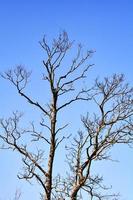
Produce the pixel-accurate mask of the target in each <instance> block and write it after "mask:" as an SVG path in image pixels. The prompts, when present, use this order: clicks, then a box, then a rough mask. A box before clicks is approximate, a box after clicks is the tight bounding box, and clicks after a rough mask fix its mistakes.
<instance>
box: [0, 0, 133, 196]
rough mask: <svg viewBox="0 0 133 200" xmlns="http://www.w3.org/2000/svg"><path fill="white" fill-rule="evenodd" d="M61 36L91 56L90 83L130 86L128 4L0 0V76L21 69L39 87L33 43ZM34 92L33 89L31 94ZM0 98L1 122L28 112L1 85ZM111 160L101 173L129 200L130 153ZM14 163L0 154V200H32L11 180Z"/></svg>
mask: <svg viewBox="0 0 133 200" xmlns="http://www.w3.org/2000/svg"><path fill="white" fill-rule="evenodd" d="M62 30H66V31H67V32H68V34H69V36H70V38H71V39H72V40H75V41H76V42H77V43H79V42H81V43H82V44H83V45H84V47H85V48H88V49H95V50H96V53H95V55H94V56H93V58H92V61H93V62H94V63H95V67H94V68H93V70H92V71H91V78H92V77H93V78H96V77H97V76H100V77H104V76H107V75H111V74H112V73H124V74H125V76H126V79H127V81H128V82H129V83H131V84H132V83H133V81H132V76H133V1H132V0H108V1H107V0H55V1H54V0H53V1H52V0H19V1H18V0H12V1H11V0H0V71H1V72H2V71H4V70H6V69H8V68H11V67H14V66H16V65H17V64H24V65H25V67H27V68H29V69H32V71H33V74H34V75H33V76H34V82H35V83H38V82H37V81H36V79H35V78H36V77H37V76H38V75H39V74H40V69H41V61H42V58H43V54H42V51H41V50H40V47H39V44H38V41H39V40H41V39H42V37H43V35H44V34H46V35H47V37H48V38H50V39H51V38H52V37H55V36H56V35H57V34H58V32H60V31H62ZM36 85H37V84H36ZM36 89H37V86H34V88H33V93H34V92H35V91H36ZM30 93H32V91H30ZM38 93H39V95H41V93H42V90H41V89H38ZM0 96H1V98H0V99H1V103H0V113H1V114H0V115H1V116H8V115H9V114H11V112H12V110H14V109H18V110H22V103H23V105H24V108H25V110H26V111H30V112H32V111H31V110H28V108H27V107H26V103H25V102H24V101H23V100H21V99H20V98H19V97H18V96H17V95H16V92H15V90H14V89H13V88H12V87H10V86H9V84H8V83H7V82H5V81H3V80H1V79H0ZM67 115H68V113H67ZM67 117H68V116H67ZM77 129H78V127H77ZM113 154H114V157H115V158H116V159H118V160H120V162H119V163H113V165H112V164H110V163H109V164H106V167H104V166H100V168H99V169H100V172H102V173H104V174H105V180H106V181H107V182H108V183H109V184H112V185H113V188H114V191H116V192H117V191H118V192H120V193H121V194H122V196H123V198H122V199H123V200H132V186H133V173H132V169H133V150H131V149H128V148H125V147H122V148H119V149H115V151H114V152H113ZM18 160H19V158H18V159H15V156H13V154H11V153H9V152H2V151H0V162H1V163H2V164H0V200H7V199H10V195H13V193H14V191H15V189H16V188H21V190H22V199H23V200H24V199H29V198H30V199H33V200H35V199H37V194H36V191H37V188H34V187H33V186H29V185H28V184H26V185H25V182H24V183H22V181H17V179H16V174H17V173H16V171H17V170H18V169H19V168H20V165H19V164H18ZM97 170H98V169H97ZM31 195H32V197H31Z"/></svg>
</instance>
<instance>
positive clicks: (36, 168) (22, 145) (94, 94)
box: [0, 32, 133, 200]
mask: <svg viewBox="0 0 133 200" xmlns="http://www.w3.org/2000/svg"><path fill="white" fill-rule="evenodd" d="M40 45H41V47H42V48H43V50H44V52H45V53H46V56H47V58H46V59H45V60H43V68H44V74H43V80H44V81H47V83H48V85H49V92H50V94H51V101H50V102H45V105H46V106H44V105H42V104H41V103H39V102H38V101H36V100H34V99H33V98H32V97H30V96H29V95H28V94H26V92H25V88H26V86H27V84H28V81H29V77H30V75H31V73H30V72H27V70H26V69H25V68H24V67H22V66H17V68H15V69H14V70H8V71H7V72H5V73H3V74H2V77H3V78H4V79H6V80H9V81H10V82H11V83H12V84H13V85H14V86H15V88H16V90H17V92H18V93H19V95H21V96H22V97H23V98H24V99H25V100H27V102H28V103H29V104H31V105H32V106H34V107H36V108H37V109H38V110H39V111H40V113H41V121H40V124H39V125H40V126H41V127H42V128H43V131H39V130H38V127H39V125H38V127H36V125H35V124H34V123H31V126H30V127H29V128H21V127H20V122H21V117H22V114H21V113H18V112H14V113H13V116H12V117H10V118H9V119H1V120H0V125H1V133H0V139H1V141H3V145H2V146H1V148H3V149H11V150H13V151H16V152H18V153H19V154H20V155H21V156H22V162H23V167H24V171H23V172H22V173H20V174H18V178H20V179H25V180H27V181H31V180H32V179H33V178H35V179H36V180H37V182H38V183H39V184H40V186H41V187H42V189H43V194H42V199H45V200H52V199H57V200H59V199H60V200H61V199H62V200H63V199H71V200H76V199H82V190H84V191H86V192H87V193H88V195H89V197H90V199H93V198H94V199H98V200H101V199H107V198H109V197H113V198H114V197H116V196H115V195H103V194H100V193H99V189H98V190H97V188H98V187H99V188H102V189H107V188H106V187H104V186H102V184H101V181H102V178H101V177H99V176H96V177H93V175H92V174H91V171H90V169H91V164H92V162H94V161H95V160H103V159H108V158H109V157H108V150H109V149H110V148H111V147H112V146H113V145H115V144H119V143H122V144H128V145H132V142H133V133H132V130H133V127H132V126H133V125H132V115H133V107H132V93H133V89H130V88H129V86H128V85H127V84H126V85H124V77H123V75H114V76H113V77H110V78H105V79H104V81H103V82H100V81H99V80H96V81H95V85H94V86H93V87H91V89H90V88H89V89H88V88H87V89H86V88H85V89H84V88H82V89H81V90H78V89H79V88H80V87H78V88H76V86H77V83H78V84H79V83H80V82H81V81H82V80H83V79H84V78H86V75H87V72H88V70H89V69H90V68H91V67H92V66H93V64H88V60H89V58H90V57H91V56H92V54H93V51H92V50H91V51H87V53H86V55H84V56H83V55H82V53H81V52H82V46H81V45H79V46H78V49H77V54H76V56H75V58H74V59H73V60H72V62H71V64H70V66H68V67H67V68H66V69H63V70H64V72H63V70H62V68H61V67H62V64H64V63H63V61H64V58H65V56H66V55H67V54H68V52H69V51H70V49H71V47H72V45H73V42H70V40H69V38H68V35H67V34H66V32H63V33H62V34H60V35H59V37H58V38H57V39H54V40H53V44H52V45H48V43H47V41H46V39H45V37H44V38H43V41H42V42H40ZM72 92H73V95H70V98H68V97H69V94H71V93H72ZM46 93H47V92H46ZM66 95H67V98H66ZM60 100H61V101H60ZM79 101H89V102H91V101H92V104H93V103H95V104H96V106H97V108H98V110H97V111H96V113H95V115H94V117H92V116H90V115H89V113H88V114H87V117H82V122H83V124H84V127H85V132H83V131H81V132H79V134H78V136H79V137H78V136H77V137H75V138H74V140H73V142H72V146H71V147H67V149H68V152H69V154H68V155H67V160H68V163H69V166H70V169H71V170H70V171H71V173H67V175H68V176H67V177H61V176H60V175H58V176H57V177H53V168H54V158H55V154H56V150H57V148H58V147H59V145H60V143H61V142H63V140H64V139H65V138H66V137H67V136H65V135H62V137H60V136H59V133H60V132H61V131H62V130H63V129H64V128H65V127H66V126H67V124H66V125H64V126H60V127H59V126H57V122H58V115H59V114H60V112H62V110H63V109H64V108H66V107H68V106H69V105H71V104H73V103H75V102H79ZM61 102H63V103H62V104H61ZM46 103H47V104H46ZM77 128H78V127H77ZM28 136H29V137H28ZM25 137H26V140H25ZM27 137H28V139H27ZM29 143H30V147H31V149H30V147H29V145H28V144H29ZM46 144H47V149H46V151H48V154H47V155H48V157H47V158H46V155H45V152H44V150H45V149H44V147H45V146H46ZM37 145H38V148H37V149H36V148H35V147H36V146H37Z"/></svg>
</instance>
